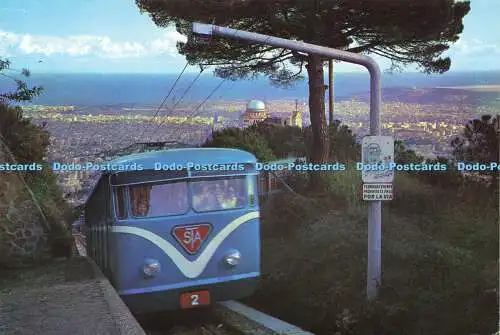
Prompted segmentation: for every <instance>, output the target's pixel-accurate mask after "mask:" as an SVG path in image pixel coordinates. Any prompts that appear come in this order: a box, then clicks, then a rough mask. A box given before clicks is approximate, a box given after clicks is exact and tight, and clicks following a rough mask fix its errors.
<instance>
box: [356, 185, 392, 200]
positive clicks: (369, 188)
mask: <svg viewBox="0 0 500 335" xmlns="http://www.w3.org/2000/svg"><path fill="white" fill-rule="evenodd" d="M363 200H366V201H384V200H392V184H382V183H372V184H363Z"/></svg>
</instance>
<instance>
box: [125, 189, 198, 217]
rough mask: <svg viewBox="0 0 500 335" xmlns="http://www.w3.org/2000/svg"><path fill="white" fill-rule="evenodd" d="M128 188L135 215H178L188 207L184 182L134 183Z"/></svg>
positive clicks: (183, 212)
mask: <svg viewBox="0 0 500 335" xmlns="http://www.w3.org/2000/svg"><path fill="white" fill-rule="evenodd" d="M129 190H130V202H131V208H132V215H133V216H135V217H155V216H166V215H179V214H185V213H186V212H187V211H188V209H189V202H188V187H187V183H186V182H177V183H163V184H148V185H144V184H143V185H135V186H130V189H129Z"/></svg>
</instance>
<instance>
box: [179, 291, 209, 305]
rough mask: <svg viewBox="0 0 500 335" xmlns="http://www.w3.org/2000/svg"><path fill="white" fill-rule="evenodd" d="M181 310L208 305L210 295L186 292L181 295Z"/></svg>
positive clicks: (206, 292)
mask: <svg viewBox="0 0 500 335" xmlns="http://www.w3.org/2000/svg"><path fill="white" fill-rule="evenodd" d="M180 303H181V308H183V309H187V308H196V307H200V306H208V305H210V294H209V292H208V291H197V292H187V293H183V294H181V299H180Z"/></svg>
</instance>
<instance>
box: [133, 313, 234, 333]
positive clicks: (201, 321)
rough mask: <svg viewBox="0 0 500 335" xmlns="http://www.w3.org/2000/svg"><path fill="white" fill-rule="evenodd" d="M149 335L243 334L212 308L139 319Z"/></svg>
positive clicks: (160, 314)
mask: <svg viewBox="0 0 500 335" xmlns="http://www.w3.org/2000/svg"><path fill="white" fill-rule="evenodd" d="M137 321H138V322H139V323H140V325H141V326H142V328H143V329H144V331H145V332H146V334H148V335H235V334H241V332H237V331H235V330H234V329H232V328H230V327H229V326H227V325H225V324H224V323H223V322H222V321H220V320H219V318H218V317H217V316H216V315H215V314H214V312H213V311H212V309H211V308H207V309H199V310H190V311H179V312H169V313H159V314H154V315H148V316H146V317H137Z"/></svg>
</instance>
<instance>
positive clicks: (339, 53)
mask: <svg viewBox="0 0 500 335" xmlns="http://www.w3.org/2000/svg"><path fill="white" fill-rule="evenodd" d="M193 32H194V33H197V34H201V35H205V36H210V35H218V36H224V37H229V38H234V39H240V40H245V41H251V42H255V43H260V44H265V45H271V46H275V47H278V48H283V49H289V50H296V51H299V52H304V53H307V54H316V55H320V56H324V57H327V58H332V59H337V60H340V61H344V62H349V63H354V64H358V65H362V66H364V67H366V68H367V69H368V72H369V73H370V135H372V136H379V135H380V104H381V90H380V88H381V85H380V77H381V76H380V68H379V66H378V64H377V63H376V62H375V61H374V60H373V59H372V58H371V57H368V56H364V55H359V54H356V53H352V52H348V51H343V50H337V49H332V48H327V47H322V46H318V45H314V44H309V43H304V42H302V41H294V40H287V39H284V38H279V37H274V36H268V35H262V34H257V33H252V32H248V31H244V30H237V29H231V28H227V27H220V26H215V25H211V24H205V23H193ZM381 209H382V204H381V202H380V201H373V202H371V203H370V207H369V210H368V274H367V283H366V294H367V297H368V299H373V298H375V297H376V296H377V288H378V286H379V285H380V282H381V281H380V276H381V235H382V234H381V232H382V228H381V227H382V223H381V222H382V211H381Z"/></svg>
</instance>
